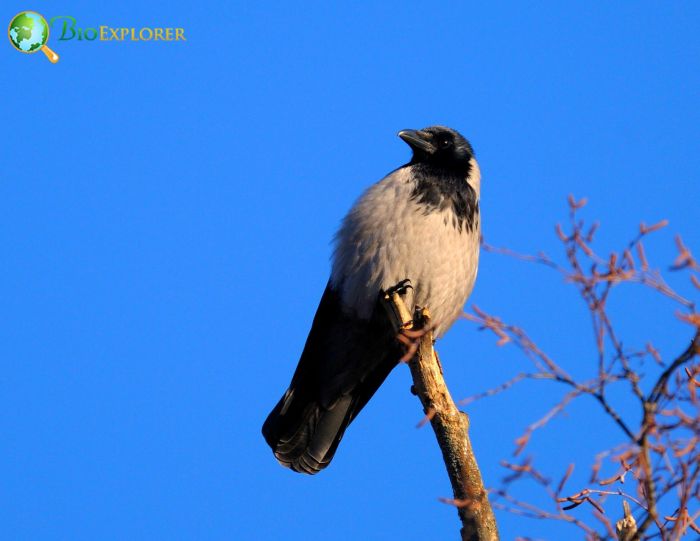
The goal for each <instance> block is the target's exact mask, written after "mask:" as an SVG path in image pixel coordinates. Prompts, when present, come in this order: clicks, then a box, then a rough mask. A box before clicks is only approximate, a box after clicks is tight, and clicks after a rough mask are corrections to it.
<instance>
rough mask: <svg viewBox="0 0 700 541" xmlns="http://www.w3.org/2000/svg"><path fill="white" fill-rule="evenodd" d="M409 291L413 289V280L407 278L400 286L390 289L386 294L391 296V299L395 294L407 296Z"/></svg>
mask: <svg viewBox="0 0 700 541" xmlns="http://www.w3.org/2000/svg"><path fill="white" fill-rule="evenodd" d="M409 289H413V286H412V285H411V280H409V279H408V278H406V279H405V280H401V281H400V282H399V283H398V284H396V285H395V286H392V287H390V288H389V289H387V290H386V294H387V295H389V296H390V297H391V296H392V295H393V294H394V293H398V294H399V295H401V296H403V295H405V294H406V292H407V291H408V290H409Z"/></svg>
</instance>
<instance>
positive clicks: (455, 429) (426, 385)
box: [384, 292, 498, 541]
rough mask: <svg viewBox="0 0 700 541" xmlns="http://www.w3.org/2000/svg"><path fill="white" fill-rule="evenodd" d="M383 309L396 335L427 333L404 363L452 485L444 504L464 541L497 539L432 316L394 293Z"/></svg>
mask: <svg viewBox="0 0 700 541" xmlns="http://www.w3.org/2000/svg"><path fill="white" fill-rule="evenodd" d="M384 305H385V307H386V309H387V314H388V315H389V319H390V320H391V322H392V324H393V325H394V328H395V329H396V331H397V332H398V333H403V332H405V331H407V330H422V331H425V332H421V333H418V335H416V336H417V338H416V340H417V341H418V349H417V354H415V355H412V358H411V359H410V360H409V363H408V365H409V367H410V369H411V376H412V377H413V389H414V392H415V394H416V395H418V398H419V399H420V401H421V404H422V405H423V411H424V412H425V413H426V415H427V416H428V417H429V419H430V424H431V425H432V427H433V431H434V432H435V436H436V438H437V441H438V445H439V446H440V450H441V451H442V457H443V460H444V462H445V467H446V468H447V474H448V476H449V478H450V483H451V484H452V490H453V493H454V499H451V500H446V499H443V500H442V501H444V502H446V503H451V504H453V505H455V506H456V507H457V512H458V514H459V518H460V520H461V521H462V530H461V534H462V541H498V530H497V527H496V519H495V517H494V514H493V510H492V508H491V504H490V503H489V500H488V492H487V491H486V489H485V488H484V483H483V481H482V479H481V472H480V471H479V467H478V466H477V463H476V458H475V457H474V451H473V449H472V446H471V442H470V440H469V418H468V417H467V415H466V414H465V413H462V412H460V411H459V410H458V409H457V406H455V403H454V401H453V400H452V397H451V396H450V392H449V391H448V390H447V386H446V384H445V380H444V378H443V376H442V367H441V366H440V361H439V359H438V357H437V354H436V352H435V351H434V349H433V333H432V332H431V331H430V313H429V312H428V310H427V308H424V309H423V310H421V311H420V313H417V314H416V315H415V316H414V317H413V318H412V317H411V316H410V313H409V312H408V309H407V308H406V305H405V304H404V302H403V300H402V299H401V297H400V295H399V293H397V292H393V293H391V294H386V295H385V296H384Z"/></svg>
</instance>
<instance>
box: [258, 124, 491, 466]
mask: <svg viewBox="0 0 700 541" xmlns="http://www.w3.org/2000/svg"><path fill="white" fill-rule="evenodd" d="M399 135H400V136H401V138H402V139H404V140H405V141H406V142H407V143H408V144H409V145H410V146H411V148H412V149H413V158H412V160H411V161H410V162H409V163H408V164H406V165H405V166H403V167H400V168H399V169H397V170H395V171H393V172H392V173H390V174H389V175H387V176H386V177H385V178H383V179H382V180H381V181H379V182H378V183H377V184H375V185H373V186H371V187H370V188H369V189H368V190H367V191H366V192H365V193H364V194H363V195H362V196H361V197H360V198H359V200H358V201H357V202H356V203H355V205H354V206H353V207H352V209H351V210H350V212H349V213H348V214H347V216H346V217H345V219H344V220H343V223H342V225H341V227H340V230H339V231H338V233H337V235H336V237H335V249H334V253H333V265H332V271H331V277H330V280H329V282H328V285H327V287H326V291H325V293H324V295H323V298H322V300H321V303H320V305H319V308H318V310H317V313H316V316H315V318H314V322H313V325H312V328H311V332H310V333H309V337H308V338H307V341H306V345H305V347H304V351H303V352H302V355H301V359H300V361H299V365H298V366H297V369H296V371H295V373H294V376H293V378H292V382H291V384H290V386H289V389H288V390H287V392H286V393H285V394H284V396H283V397H282V399H281V400H280V401H279V403H278V404H277V406H276V407H275V408H274V409H273V410H272V412H271V413H270V415H269V416H268V418H267V420H266V421H265V424H264V425H263V434H264V436H265V439H266V440H267V442H268V444H269V445H270V446H271V447H272V449H273V452H274V454H275V456H276V458H277V459H278V460H279V461H280V463H281V464H283V465H284V466H287V467H290V468H292V469H293V470H295V471H299V472H303V473H310V474H313V473H316V472H318V471H320V470H321V469H323V468H324V467H326V466H327V465H328V463H329V462H330V461H331V459H332V458H333V455H334V454H335V451H336V449H337V446H338V444H339V443H340V440H341V438H342V436H343V434H344V432H345V429H346V428H347V426H348V425H349V424H350V422H351V421H352V420H353V419H354V417H355V416H356V415H357V414H358V413H359V411H360V410H361V409H362V408H363V407H364V405H365V404H366V403H367V401H368V400H369V399H370V398H371V397H372V395H373V394H374V392H375V391H376V390H377V389H378V388H379V386H380V385H381V384H382V382H383V381H384V379H385V378H386V376H387V375H388V374H389V372H390V371H391V370H392V368H393V367H394V366H395V365H396V364H397V361H398V359H399V358H400V357H401V355H402V352H401V349H400V348H399V347H398V344H397V342H396V340H395V338H394V336H393V333H392V330H391V329H390V327H389V325H388V321H387V317H386V315H385V314H384V312H383V308H382V307H381V306H380V305H379V297H380V293H381V292H382V291H384V290H386V289H389V288H391V287H394V286H395V285H396V284H397V283H399V282H401V281H403V280H405V279H408V280H410V282H411V286H412V289H409V290H408V291H409V292H410V295H408V296H407V301H408V303H409V305H410V306H409V308H410V309H413V308H414V307H415V306H427V307H429V308H430V311H431V315H432V318H433V323H434V325H435V334H436V336H438V337H439V336H442V335H443V334H444V333H445V331H447V329H448V328H449V327H450V326H451V325H452V323H453V322H454V321H455V320H456V319H457V317H459V314H460V313H461V311H462V308H463V306H464V303H465V302H466V300H467V297H468V296H469V294H470V293H471V291H472V288H473V286H474V281H475V280H476V273H477V266H478V258H479V237H480V213H479V206H478V201H479V193H480V171H479V166H478V164H477V162H476V160H475V158H474V155H473V151H472V148H471V146H470V145H469V143H468V142H467V141H466V139H464V138H463V137H462V136H461V135H460V134H459V133H457V132H456V131H454V130H451V129H449V128H444V127H441V126H435V127H431V128H426V129H424V130H421V131H412V130H405V131H403V132H400V134H399Z"/></svg>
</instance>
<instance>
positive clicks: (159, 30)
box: [7, 11, 187, 64]
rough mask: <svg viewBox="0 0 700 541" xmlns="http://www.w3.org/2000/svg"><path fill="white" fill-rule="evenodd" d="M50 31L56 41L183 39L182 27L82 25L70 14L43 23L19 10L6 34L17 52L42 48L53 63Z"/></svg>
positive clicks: (29, 13)
mask: <svg viewBox="0 0 700 541" xmlns="http://www.w3.org/2000/svg"><path fill="white" fill-rule="evenodd" d="M52 30H53V31H54V36H56V35H58V37H57V38H56V39H57V40H58V41H71V40H75V41H187V39H186V38H185V29H184V28H171V27H167V28H164V27H150V26H143V27H140V28H134V27H130V28H124V27H111V26H106V25H100V26H96V27H87V28H83V27H80V26H79V25H78V21H77V19H76V18H75V17H71V16H70V15H57V16H55V17H52V18H51V19H50V20H49V22H46V19H45V18H44V17H43V16H42V15H40V14H39V13H37V12H36V11H23V12H21V13H18V14H17V15H15V16H14V17H13V18H12V20H11V21H10V26H9V27H8V29H7V35H8V37H9V38H10V43H12V46H13V47H14V48H15V49H17V50H18V51H20V52H21V53H35V52H37V51H42V52H43V53H44V54H45V55H46V57H47V58H48V59H49V60H50V61H51V62H52V63H54V64H55V63H56V62H58V58H59V57H58V55H57V54H56V53H55V52H54V51H53V50H51V49H50V48H49V47H48V46H47V45H46V43H47V42H48V41H49V34H51V31H52Z"/></svg>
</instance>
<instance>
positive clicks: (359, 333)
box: [262, 285, 401, 474]
mask: <svg viewBox="0 0 700 541" xmlns="http://www.w3.org/2000/svg"><path fill="white" fill-rule="evenodd" d="M379 309H380V310H381V307H379ZM387 321H388V320H387V318H386V316H385V315H384V313H380V314H375V316H374V317H373V318H372V319H371V320H369V321H362V320H357V319H356V318H353V317H350V316H348V315H346V314H344V313H343V311H342V310H341V308H340V300H339V298H338V295H337V293H336V292H335V291H334V290H333V289H332V288H331V286H330V285H329V286H328V287H326V291H325V293H324V295H323V298H322V299H321V304H320V305H319V307H318V310H317V312H316V316H315V318H314V322H313V326H312V328H311V332H310V333H309V337H308V338H307V340H306V345H305V347H304V352H303V353H302V355H301V359H300V360H299V365H298V366H297V369H296V372H295V373H294V377H293V378H292V383H291V384H290V386H289V389H287V392H286V393H285V394H284V396H283V397H282V398H281V399H280V401H279V402H278V403H277V405H276V406H275V408H274V409H273V410H272V412H271V413H270V415H268V417H267V420H266V421H265V423H264V424H263V429H262V431H263V435H264V436H265V440H266V441H267V443H268V444H269V445H270V447H271V448H272V451H273V452H274V454H275V457H276V458H277V460H278V461H279V462H280V463H281V464H282V465H283V466H286V467H288V468H291V469H292V470H294V471H297V472H302V473H308V474H315V473H318V472H319V471H321V470H322V469H323V468H325V467H326V466H328V464H329V463H330V461H331V459H332V458H333V455H334V454H335V451H336V449H337V448H338V444H339V443H340V440H341V439H342V437H343V434H344V433H345V430H346V429H347V427H348V425H349V424H350V423H351V422H352V420H353V419H354V418H355V417H356V416H357V414H358V413H359V412H360V411H361V410H362V408H363V407H364V406H365V404H367V402H368V401H369V399H370V398H372V395H374V393H375V391H376V390H377V389H378V388H379V386H380V385H381V384H382V383H383V382H384V380H385V379H386V377H387V376H388V375H389V372H391V370H392V369H393V368H394V366H396V363H397V362H398V359H399V358H400V357H401V353H400V350H399V349H398V346H397V345H396V342H395V340H394V338H393V335H392V332H391V330H390V328H389V326H388V323H387Z"/></svg>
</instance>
